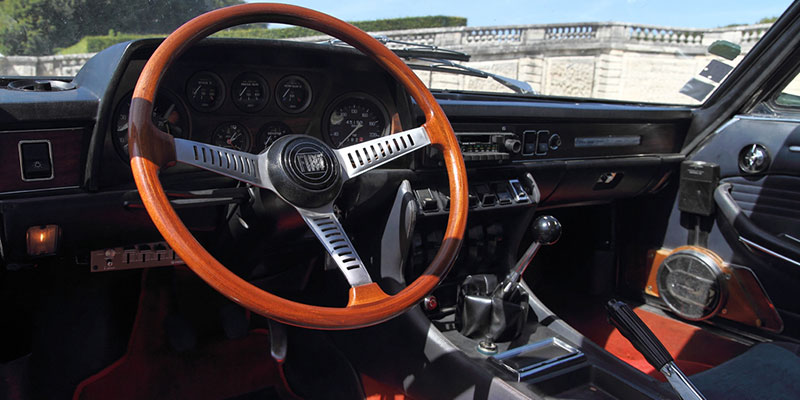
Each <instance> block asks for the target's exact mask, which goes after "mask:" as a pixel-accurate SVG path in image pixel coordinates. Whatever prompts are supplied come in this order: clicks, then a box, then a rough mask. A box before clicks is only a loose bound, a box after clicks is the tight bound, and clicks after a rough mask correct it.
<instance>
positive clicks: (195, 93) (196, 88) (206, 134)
mask: <svg viewBox="0 0 800 400" xmlns="http://www.w3.org/2000/svg"><path fill="white" fill-rule="evenodd" d="M269 81H270V80H269V79H267V78H265V77H264V76H262V75H261V74H259V73H258V72H255V71H245V72H241V73H239V74H238V75H235V77H234V78H233V79H230V80H229V81H228V82H226V80H225V79H224V78H223V77H222V76H221V75H220V74H218V73H216V72H214V71H210V70H200V71H197V72H194V73H193V74H191V75H190V76H189V78H188V79H187V80H186V81H185V83H184V82H181V84H182V86H183V87H182V90H176V88H178V87H180V86H181V85H177V84H173V85H171V86H167V85H162V88H160V89H159V93H158V96H157V97H156V101H155V104H154V106H153V115H152V120H153V123H154V124H155V125H156V126H157V127H158V128H159V129H161V130H162V131H164V132H167V133H169V134H170V135H172V136H174V137H176V138H182V139H192V140H196V141H200V142H205V143H210V144H213V145H216V146H221V147H226V148H230V149H235V150H241V151H246V152H251V153H256V154H257V153H260V152H263V151H265V150H266V149H267V148H269V146H270V145H271V144H272V143H273V142H275V140H276V139H278V138H279V137H281V136H284V135H289V134H293V133H309V129H308V128H309V126H311V125H314V126H318V127H319V131H320V132H319V136H320V137H321V138H322V139H323V140H324V141H326V142H327V143H328V144H329V145H331V146H332V147H334V148H341V147H346V146H349V145H352V144H356V143H360V142H363V141H365V140H369V139H373V138H377V137H381V136H384V135H387V134H389V132H390V131H391V129H390V128H391V126H390V120H389V117H388V112H387V109H386V106H385V105H384V104H383V103H382V102H381V101H380V100H378V99H377V98H376V97H374V96H372V95H370V94H367V93H364V92H361V91H352V92H347V93H344V94H341V95H339V96H337V97H335V98H334V99H333V100H329V99H326V98H322V96H318V93H317V90H316V88H314V87H312V84H311V83H310V82H309V79H307V78H306V77H304V76H302V75H300V74H288V75H285V76H282V77H280V78H279V79H275V80H273V82H276V83H275V84H274V86H271V85H270V84H269ZM164 86H167V87H164ZM131 95H132V92H130V93H128V94H126V95H125V96H123V97H122V99H121V100H120V101H119V102H118V103H117V106H116V109H115V113H114V123H113V124H112V136H113V140H112V141H113V143H114V146H115V148H116V150H117V152H118V153H119V154H120V156H121V157H122V158H123V159H127V158H128V117H129V108H130V102H131ZM315 97H318V98H315ZM331 97H333V96H331ZM314 101H324V102H325V103H326V106H325V107H324V108H323V107H319V106H314V107H312V104H313V103H314ZM320 110H324V112H322V113H320V112H319V111H320ZM314 131H316V129H315V130H314ZM311 134H315V135H316V133H311Z"/></svg>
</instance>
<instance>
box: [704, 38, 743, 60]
mask: <svg viewBox="0 0 800 400" xmlns="http://www.w3.org/2000/svg"><path fill="white" fill-rule="evenodd" d="M708 52H709V53H711V54H714V55H717V56H720V57H722V58H725V59H728V60H733V59H734V58H736V56H738V55H739V54H741V53H742V47H741V46H739V45H738V44H736V43H732V42H729V41H727V40H717V41H716V42H714V43H711V45H710V46H708Z"/></svg>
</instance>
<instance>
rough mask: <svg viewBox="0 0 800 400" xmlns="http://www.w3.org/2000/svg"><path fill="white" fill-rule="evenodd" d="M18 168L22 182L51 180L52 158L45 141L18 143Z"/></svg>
mask: <svg viewBox="0 0 800 400" xmlns="http://www.w3.org/2000/svg"><path fill="white" fill-rule="evenodd" d="M19 166H20V169H21V173H22V180H23V181H26V182H27V181H44V180H48V179H53V156H52V150H51V148H50V142H49V141H47V140H24V141H20V142H19Z"/></svg>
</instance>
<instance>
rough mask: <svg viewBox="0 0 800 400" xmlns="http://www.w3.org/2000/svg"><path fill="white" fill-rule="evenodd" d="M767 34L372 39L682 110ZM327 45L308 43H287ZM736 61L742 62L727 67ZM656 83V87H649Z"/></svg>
mask: <svg viewBox="0 0 800 400" xmlns="http://www.w3.org/2000/svg"><path fill="white" fill-rule="evenodd" d="M769 27H770V24H759V25H744V26H735V27H726V28H714V29H697V28H677V27H667V26H655V25H643V24H630V23H618V22H609V23H597V22H588V23H568V24H544V25H507V26H484V27H469V26H464V27H448V28H427V29H412V30H402V31H386V32H372V34H373V35H375V36H384V37H386V38H388V39H392V40H396V41H401V42H406V43H412V44H422V45H429V46H437V47H441V48H445V49H451V50H457V51H462V52H465V53H467V54H470V55H471V59H470V62H467V63H465V64H467V65H469V66H472V67H476V68H481V69H486V70H488V71H490V72H494V73H497V74H501V75H504V76H508V77H510V78H515V79H519V80H522V81H526V82H528V83H530V84H531V85H532V86H533V88H534V89H535V90H537V91H538V92H539V93H542V94H548V95H567V96H585V97H599V98H611V99H618V100H627V101H658V102H665V101H667V102H677V103H683V102H687V100H691V99H688V98H686V97H685V96H683V95H680V94H678V92H677V91H678V90H679V89H680V87H681V86H682V85H683V84H684V83H685V82H686V81H687V80H688V79H690V78H692V77H693V76H694V75H696V74H697V72H699V71H700V70H701V69H702V68H703V67H704V66H705V64H706V63H707V62H708V61H709V60H710V59H711V58H713V56H711V55H709V54H708V53H707V51H706V49H707V47H708V45H710V44H711V43H713V42H714V41H716V40H728V41H730V42H733V43H736V44H739V45H740V46H741V47H742V52H743V54H746V53H747V52H748V51H749V50H750V48H752V46H753V45H754V44H755V42H756V41H758V39H760V38H761V37H762V36H763V35H764V33H765V32H766V31H767V29H769ZM328 39H330V38H329V37H327V36H313V37H305V38H298V39H293V40H300V41H325V40H328ZM391 46H393V45H390V47H391ZM400 46H402V45H400ZM91 56H92V55H91V54H76V55H58V56H45V57H15V56H11V57H0V75H6V76H8V75H27V76H30V75H59V76H70V75H74V74H75V73H76V72H77V71H78V70H79V69H80V67H81V66H82V65H83V63H85V62H86V60H88V59H89V58H90V57H91ZM739 59H741V56H740V57H739V58H737V60H734V62H733V64H735V63H738V61H739ZM419 75H420V77H421V78H422V79H423V80H425V81H426V83H428V84H429V85H430V86H431V87H436V88H448V89H469V90H505V91H507V90H508V89H507V88H505V87H502V86H500V85H499V84H497V83H495V82H493V81H491V80H485V79H483V80H482V79H478V78H470V77H462V76H448V75H447V74H430V73H425V72H420V73H419ZM655 75H657V76H658V79H653V76H655ZM690 102H691V101H690Z"/></svg>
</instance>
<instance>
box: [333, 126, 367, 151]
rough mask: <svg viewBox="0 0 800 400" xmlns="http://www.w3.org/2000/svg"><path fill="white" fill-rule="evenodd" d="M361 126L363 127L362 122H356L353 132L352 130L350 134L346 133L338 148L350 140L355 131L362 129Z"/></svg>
mask: <svg viewBox="0 0 800 400" xmlns="http://www.w3.org/2000/svg"><path fill="white" fill-rule="evenodd" d="M363 126H364V122H362V121H358V123H357V124H356V127H355V128H353V130H352V131H350V133H348V134H347V136H345V137H344V139H342V141H341V142H339V147H342V145H343V144H344V142H346V141H347V139H350V136H353V134H354V133H356V131H357V130H359V129H361V127H363Z"/></svg>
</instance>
